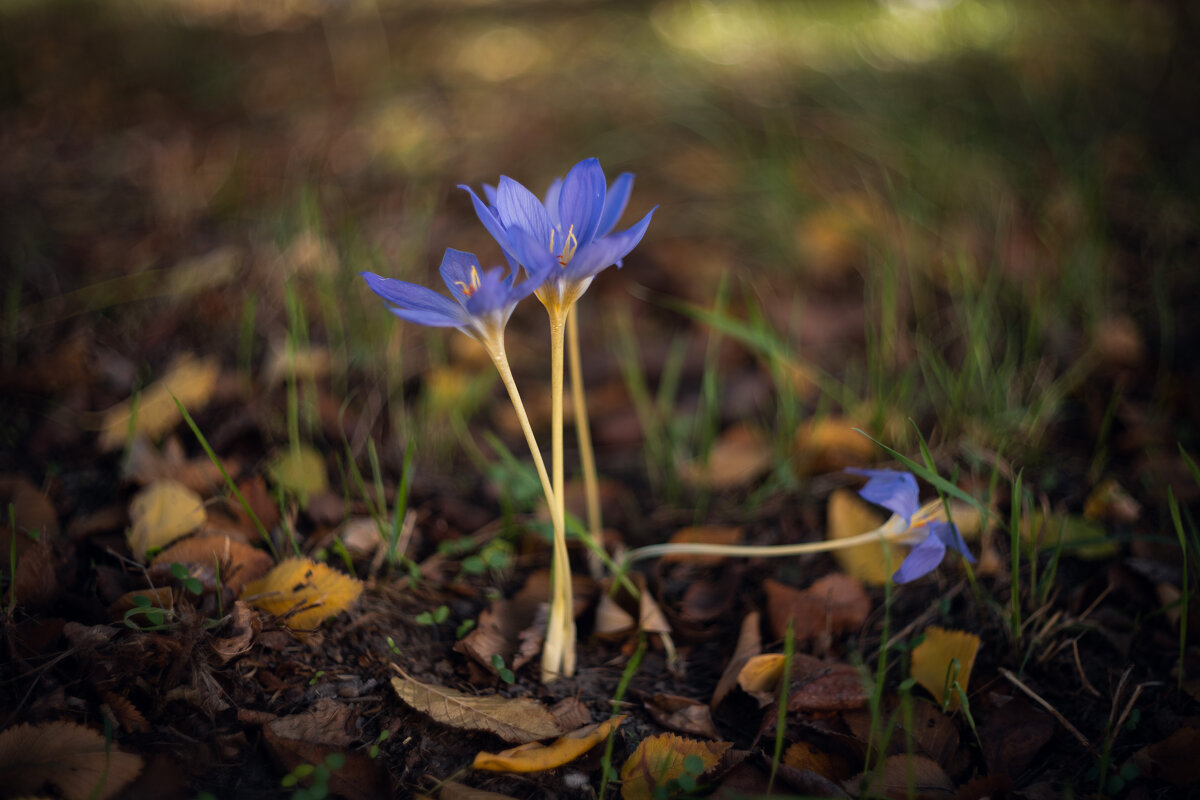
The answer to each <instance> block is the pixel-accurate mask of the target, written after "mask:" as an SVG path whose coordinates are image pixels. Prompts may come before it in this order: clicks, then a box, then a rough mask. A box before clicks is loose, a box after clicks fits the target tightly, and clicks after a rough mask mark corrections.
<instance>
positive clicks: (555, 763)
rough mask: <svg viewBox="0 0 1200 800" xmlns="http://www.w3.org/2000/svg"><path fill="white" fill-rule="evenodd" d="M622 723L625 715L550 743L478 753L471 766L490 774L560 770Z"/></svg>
mask: <svg viewBox="0 0 1200 800" xmlns="http://www.w3.org/2000/svg"><path fill="white" fill-rule="evenodd" d="M624 721H625V715H624V714H622V715H621V716H618V717H613V718H612V719H607V720H605V721H604V722H597V723H596V724H594V725H587V726H585V727H583V728H580V729H579V730H577V731H571V732H570V733H567V734H564V735H562V736H560V737H559V738H557V739H555V740H554V741H553V742H551V743H550V744H538V743H537V742H530V743H529V744H523V745H521V746H520V747H514V748H512V749H511V750H504V751H502V752H499V753H479V754H477V755H476V756H475V763H474V764H472V765H471V766H472V767H474V768H475V769H483V770H488V771H489V772H543V771H545V770H548V769H554V768H555V767H561V766H562V765H563V764H566V763H568V762H570V761H574V760H575V759H577V758H579V757H580V756H581V755H583V754H584V753H586V752H587V751H588V750H591V749H592V748H593V747H595V746H596V745H598V744H600V742H603V741H604V740H605V739H607V738H608V735H609V734H610V733H612V732H613V731H614V730H616V729H617V728H619V727H620V726H621V723H622V722H624Z"/></svg>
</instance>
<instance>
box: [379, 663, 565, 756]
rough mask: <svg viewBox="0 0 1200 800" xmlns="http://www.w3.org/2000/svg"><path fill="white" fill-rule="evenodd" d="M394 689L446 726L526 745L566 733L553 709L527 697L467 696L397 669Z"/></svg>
mask: <svg viewBox="0 0 1200 800" xmlns="http://www.w3.org/2000/svg"><path fill="white" fill-rule="evenodd" d="M392 666H393V667H395V669H396V671H397V672H399V673H400V677H399V678H392V688H393V689H395V690H396V694H398V695H399V696H400V699H401V700H403V701H404V702H405V703H408V704H409V705H410V706H412V707H413V708H415V709H416V710H417V711H420V712H421V713H422V714H428V715H429V716H431V717H433V718H434V719H435V720H437V721H438V722H440V723H442V724H443V725H449V726H451V727H454V728H467V729H469V730H473V731H487V732H489V733H494V734H496V735H497V736H499V737H500V738H501V739H503V740H504V741H506V742H512V743H513V744H525V743H526V742H535V741H537V740H538V739H549V738H550V737H551V736H559V735H561V734H562V728H561V727H559V724H558V721H557V720H556V719H555V718H554V715H553V714H551V713H550V711H549V709H547V708H546V707H545V706H543V705H542V704H541V703H539V702H537V701H536V700H530V699H529V698H526V697H511V698H510V697H500V696H498V695H494V694H490V695H473V694H463V693H462V692H458V691H455V690H454V689H447V688H446V687H444V686H437V685H435V684H432V683H422V682H421V681H419V680H417V679H416V678H413V677H411V676H409V675H408V674H406V673H405V672H404V670H402V669H400V668H399V667H397V666H396V665H395V664H393V665H392Z"/></svg>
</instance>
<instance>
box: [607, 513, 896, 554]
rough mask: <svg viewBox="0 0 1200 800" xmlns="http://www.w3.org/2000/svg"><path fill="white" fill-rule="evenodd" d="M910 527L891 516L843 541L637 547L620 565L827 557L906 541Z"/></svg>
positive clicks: (686, 544)
mask: <svg viewBox="0 0 1200 800" xmlns="http://www.w3.org/2000/svg"><path fill="white" fill-rule="evenodd" d="M908 531H909V525H908V523H907V522H906V521H905V520H904V518H903V517H900V516H896V515H893V516H892V518H891V519H889V520H888V521H887V522H886V523H884V524H883V525H880V526H879V527H878V528H875V529H874V530H870V531H867V532H866V533H860V534H859V535H858V536H850V537H848V538H845V539H827V540H826V541H823V542H801V543H800V544H776V545H741V544H699V543H679V544H652V545H649V546H647V547H639V548H637V549H636V550H630V551H629V552H628V553H626V554H625V557H624V558H623V559H622V560H621V563H622V564H623V565H625V566H628V565H630V564H633V563H635V562H637V561H643V560H645V559H647V558H658V557H659V556H665V555H692V556H698V555H706V556H731V557H734V558H779V557H782V556H800V555H806V554H809V553H828V552H830V551H833V550H844V549H846V548H848V547H858V546H859V545H863V544H871V543H872V542H879V541H882V542H884V543H888V542H895V541H897V540H899V539H902V538H904V537H905V535H906V534H907V533H908Z"/></svg>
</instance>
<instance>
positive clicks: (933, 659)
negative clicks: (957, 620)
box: [911, 627, 979, 710]
mask: <svg viewBox="0 0 1200 800" xmlns="http://www.w3.org/2000/svg"><path fill="white" fill-rule="evenodd" d="M978 652H979V637H978V636H976V635H975V634H973V633H967V632H966V631H952V630H946V629H945V628H938V627H931V628H926V629H925V641H923V642H921V643H920V644H919V645H917V646H916V647H914V648H913V651H912V669H911V674H912V678H913V680H915V681H916V682H917V683H919V684H921V685H922V686H924V687H925V688H926V689H927V690H928V691H929V693H930V694H932V695H933V697H934V699H935V700H937V702H938V704H939V705H941V706H942V707H944V708H949V709H951V710H953V709H956V708H958V705H959V700H958V693H957V692H955V691H954V689H953V685H954V684H955V683H957V684H958V685H959V686H960V687H962V691H963V693H964V694H965V693H966V691H967V684H968V682H969V681H970V680H971V668H972V667H973V666H974V665H975V654H976V653H978Z"/></svg>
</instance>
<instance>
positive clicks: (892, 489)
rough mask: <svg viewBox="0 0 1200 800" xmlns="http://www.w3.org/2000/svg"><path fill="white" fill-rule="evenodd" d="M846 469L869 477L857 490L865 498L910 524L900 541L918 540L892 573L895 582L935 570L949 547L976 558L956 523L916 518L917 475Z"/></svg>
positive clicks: (973, 560)
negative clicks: (915, 476) (898, 567)
mask: <svg viewBox="0 0 1200 800" xmlns="http://www.w3.org/2000/svg"><path fill="white" fill-rule="evenodd" d="M846 471H847V472H850V473H853V474H855V475H862V476H864V477H866V478H867V483H866V485H864V486H863V487H862V488H861V489H859V490H858V493H859V495H861V496H862V498H863V499H864V500H866V501H867V502H870V503H874V504H875V505H877V506H883V507H884V508H886V509H888V510H889V511H891V512H892V513H894V514H896V516H898V517H900V518H901V519H902V520H904V524H905V526H906V527H907V528H908V530H907V532H906V533H904V534H903V535H902V536H901V537H900V538H899V541H906V542H908V543H910V544H915V547H913V549H912V551H910V552H909V554H908V557H907V558H905V559H904V561H903V563H901V564H900V569H898V570H896V573H895V574H894V575H893V576H892V580H894V581H895V582H896V583H908V582H909V581H914V580H916V579H917V578H920V577H921V576H923V575H927V574H929V573H930V572H932V571H933V570H934V569H935V568H936V567H937V565H938V564H940V563H942V558H944V557H945V555H946V550H947V548H949V549H952V550H956V551H958V552H959V553H962V555H963V557H964V558H966V559H967V561H970V562H971V563H974V562H975V557H974V556H972V555H971V551H970V550H969V549H967V543H966V542H964V541H963V538H962V534H961V533H959V531H958V528H957V527H956V526H955V525H954V523H952V522H945V521H942V520H937V519H922V518H920V517H918V518H917V519H915V520H914V516H915V515H917V512H918V510H919V509H920V507H921V503H920V500H919V495H918V492H917V479H916V478H914V477H913V476H912V473H910V472H899V471H896V470H888V469H853V468H851V469H847V470H846Z"/></svg>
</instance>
